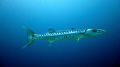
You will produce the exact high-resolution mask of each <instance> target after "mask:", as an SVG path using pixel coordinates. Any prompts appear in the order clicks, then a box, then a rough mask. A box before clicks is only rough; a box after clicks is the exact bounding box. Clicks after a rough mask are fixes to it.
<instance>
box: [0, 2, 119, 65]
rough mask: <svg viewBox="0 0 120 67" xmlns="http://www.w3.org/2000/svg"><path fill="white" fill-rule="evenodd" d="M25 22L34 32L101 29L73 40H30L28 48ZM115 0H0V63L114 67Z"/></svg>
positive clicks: (116, 62) (116, 48)
mask: <svg viewBox="0 0 120 67" xmlns="http://www.w3.org/2000/svg"><path fill="white" fill-rule="evenodd" d="M22 26H26V27H28V28H30V29H31V30H33V31H34V32H35V33H39V34H42V33H46V32H48V27H51V28H53V29H54V30H69V29H71V28H76V29H89V28H93V29H104V30H107V31H108V32H107V33H106V34H103V35H100V36H97V37H93V38H86V39H80V41H79V42H78V43H76V42H75V40H63V41H57V42H54V43H53V44H52V45H51V46H48V41H47V40H38V41H35V42H34V43H33V44H31V45H30V46H29V47H27V48H24V49H23V48H22V47H23V46H24V45H25V44H26V42H27V32H26V30H25V29H24V28H23V27H22ZM119 66H120V0H1V1H0V67H119Z"/></svg>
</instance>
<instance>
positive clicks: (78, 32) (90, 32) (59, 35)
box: [23, 26, 107, 48]
mask: <svg viewBox="0 0 120 67" xmlns="http://www.w3.org/2000/svg"><path fill="white" fill-rule="evenodd" d="M23 27H24V28H25V29H26V30H27V41H28V42H27V44H26V45H25V46H24V47H23V48H25V47H27V46H29V45H30V44H32V43H33V42H34V41H36V40H48V42H49V45H51V44H52V43H54V42H55V41H58V40H68V39H75V40H76V42H78V41H79V39H82V38H89V37H95V36H98V35H101V34H104V33H106V32H107V31H106V30H102V29H75V28H72V29H71V30H63V31H55V30H54V29H52V28H49V29H48V32H47V33H45V34H35V33H34V32H33V31H32V30H30V29H29V28H27V27H25V26H23Z"/></svg>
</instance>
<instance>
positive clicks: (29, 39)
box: [23, 26, 35, 48]
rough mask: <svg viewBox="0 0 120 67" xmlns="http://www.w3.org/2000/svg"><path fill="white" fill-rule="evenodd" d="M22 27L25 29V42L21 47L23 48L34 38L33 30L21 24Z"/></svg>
mask: <svg viewBox="0 0 120 67" xmlns="http://www.w3.org/2000/svg"><path fill="white" fill-rule="evenodd" d="M23 27H24V28H25V29H26V31H27V44H26V45H25V46H24V47H23V48H25V47H27V46H29V45H30V44H32V43H33V42H34V41H35V40H34V39H33V35H34V32H33V31H32V30H30V29H29V28H27V27H25V26H23Z"/></svg>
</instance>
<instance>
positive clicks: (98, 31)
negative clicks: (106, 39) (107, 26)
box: [86, 29, 107, 37]
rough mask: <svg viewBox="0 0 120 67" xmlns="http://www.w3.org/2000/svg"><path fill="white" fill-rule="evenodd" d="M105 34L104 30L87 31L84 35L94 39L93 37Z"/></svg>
mask: <svg viewBox="0 0 120 67" xmlns="http://www.w3.org/2000/svg"><path fill="white" fill-rule="evenodd" d="M106 32H107V31H106V30H102V29H87V30H86V35H87V36H89V37H94V36H98V35H102V34H104V33H106Z"/></svg>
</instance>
